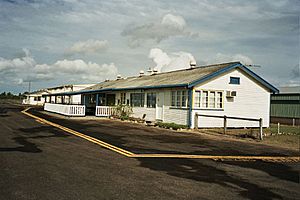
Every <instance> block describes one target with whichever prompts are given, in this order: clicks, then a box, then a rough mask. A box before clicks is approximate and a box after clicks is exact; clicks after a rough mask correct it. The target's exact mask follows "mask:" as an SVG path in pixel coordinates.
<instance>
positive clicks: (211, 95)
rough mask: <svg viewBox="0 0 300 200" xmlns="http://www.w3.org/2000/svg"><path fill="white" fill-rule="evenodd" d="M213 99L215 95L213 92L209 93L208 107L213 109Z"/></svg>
mask: <svg viewBox="0 0 300 200" xmlns="http://www.w3.org/2000/svg"><path fill="white" fill-rule="evenodd" d="M215 97H216V93H215V92H209V107H210V108H215V103H216V101H215Z"/></svg>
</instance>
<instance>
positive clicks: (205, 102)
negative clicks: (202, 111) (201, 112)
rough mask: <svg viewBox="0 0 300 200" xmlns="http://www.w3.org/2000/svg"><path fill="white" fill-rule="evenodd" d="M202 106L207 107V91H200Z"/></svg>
mask: <svg viewBox="0 0 300 200" xmlns="http://www.w3.org/2000/svg"><path fill="white" fill-rule="evenodd" d="M202 94H203V95H202V107H203V108H207V107H208V91H203V93H202Z"/></svg>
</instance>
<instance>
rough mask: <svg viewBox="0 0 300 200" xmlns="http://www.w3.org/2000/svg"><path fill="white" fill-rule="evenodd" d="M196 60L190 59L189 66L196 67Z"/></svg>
mask: <svg viewBox="0 0 300 200" xmlns="http://www.w3.org/2000/svg"><path fill="white" fill-rule="evenodd" d="M196 65H197V64H196V61H190V68H191V69H193V68H195V67H196Z"/></svg>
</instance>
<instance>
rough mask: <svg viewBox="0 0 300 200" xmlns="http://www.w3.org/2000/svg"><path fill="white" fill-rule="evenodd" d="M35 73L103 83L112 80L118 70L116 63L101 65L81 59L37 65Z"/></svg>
mask: <svg viewBox="0 0 300 200" xmlns="http://www.w3.org/2000/svg"><path fill="white" fill-rule="evenodd" d="M34 71H35V72H37V73H40V74H47V75H48V74H56V75H60V76H62V75H68V76H70V75H71V76H76V77H80V78H82V79H84V80H85V81H86V80H88V81H97V82H99V81H101V79H104V78H112V77H114V76H116V75H117V73H118V69H117V67H116V66H115V64H114V63H110V64H102V65H99V64H97V63H94V62H85V61H83V60H81V59H76V60H67V59H64V60H58V61H56V62H55V63H54V64H52V65H47V64H41V65H36V66H35V68H34Z"/></svg>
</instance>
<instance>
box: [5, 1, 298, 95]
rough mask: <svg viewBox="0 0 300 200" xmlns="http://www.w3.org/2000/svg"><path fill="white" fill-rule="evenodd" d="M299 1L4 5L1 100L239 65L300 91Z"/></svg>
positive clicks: (45, 2) (269, 80) (276, 82)
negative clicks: (149, 74) (5, 95)
mask: <svg viewBox="0 0 300 200" xmlns="http://www.w3.org/2000/svg"><path fill="white" fill-rule="evenodd" d="M299 13H300V1H298V0H290V1H289V0H265V1H264V0H257V1H256V0H252V1H239V0H216V1H209V0H186V1H181V0H170V1H169V0H165V1H160V0H158V1H155V0H151V1H150V0H149V1H142V0H141V1H138V0H130V1H129V0H119V1H101V0H49V1H45V0H0V92H3V91H11V92H13V93H19V92H25V91H28V85H29V82H30V83H31V91H33V90H38V89H42V88H46V87H54V86H59V85H64V84H83V83H99V82H102V81H104V80H105V79H115V78H116V76H117V75H118V74H120V75H121V76H122V77H128V76H135V75H138V74H139V72H140V71H141V70H144V71H145V72H146V71H147V69H148V68H156V69H157V70H158V71H160V72H165V71H172V70H177V69H183V68H187V67H189V64H190V62H196V63H197V65H198V66H202V65H208V64H215V63H222V62H231V61H240V62H242V63H243V64H245V65H259V66H260V67H256V68H254V67H252V68H251V69H252V70H253V71H255V72H256V73H258V74H259V75H261V76H262V77H263V78H264V79H266V80H267V81H268V82H270V83H271V84H273V85H274V86H276V87H280V86H296V85H300V72H299V71H300V69H299V57H300V31H299Z"/></svg>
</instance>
